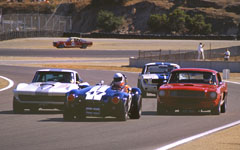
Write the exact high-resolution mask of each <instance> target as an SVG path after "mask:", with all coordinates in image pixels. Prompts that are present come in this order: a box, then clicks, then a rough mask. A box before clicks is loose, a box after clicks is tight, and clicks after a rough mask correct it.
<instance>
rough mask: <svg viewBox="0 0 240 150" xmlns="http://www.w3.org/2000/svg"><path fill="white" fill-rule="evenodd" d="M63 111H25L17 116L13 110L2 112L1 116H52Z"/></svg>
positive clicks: (0, 112)
mask: <svg viewBox="0 0 240 150" xmlns="http://www.w3.org/2000/svg"><path fill="white" fill-rule="evenodd" d="M62 113H63V112H62V111H51V110H41V111H37V112H31V111H24V112H23V113H18V114H15V113H14V112H13V111H12V110H5V111H0V115H2V114H3V115H9V114H12V115H44V114H46V115H51V114H62Z"/></svg>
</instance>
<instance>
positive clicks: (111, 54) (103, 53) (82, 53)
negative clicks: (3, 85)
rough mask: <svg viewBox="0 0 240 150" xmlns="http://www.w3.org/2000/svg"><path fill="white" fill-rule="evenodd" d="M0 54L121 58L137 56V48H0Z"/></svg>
mask: <svg viewBox="0 0 240 150" xmlns="http://www.w3.org/2000/svg"><path fill="white" fill-rule="evenodd" d="M0 56H19V57H21V56H24V57H95V58H96V57H97V58H98V57H99V58H106V57H107V58H115V57H117V58H119V57H120V58H122V57H134V56H138V51H137V50H87V49H86V50H83V49H79V50H68V49H64V50H63V49H56V50H55V49H54V50H53V49H48V50H43V49H36V50H29V49H2V48H0Z"/></svg>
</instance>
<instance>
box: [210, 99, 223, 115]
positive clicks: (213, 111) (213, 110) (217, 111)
mask: <svg viewBox="0 0 240 150" xmlns="http://www.w3.org/2000/svg"><path fill="white" fill-rule="evenodd" d="M211 113H212V114H213V115H220V113H221V106H220V102H219V104H218V105H217V106H216V107H214V108H213V109H212V110H211Z"/></svg>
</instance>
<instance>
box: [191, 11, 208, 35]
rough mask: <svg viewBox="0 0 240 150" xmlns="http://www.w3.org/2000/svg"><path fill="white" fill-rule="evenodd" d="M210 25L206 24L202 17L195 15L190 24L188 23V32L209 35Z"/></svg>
mask: <svg viewBox="0 0 240 150" xmlns="http://www.w3.org/2000/svg"><path fill="white" fill-rule="evenodd" d="M211 28H212V25H211V24H206V23H205V19H204V16H203V15H199V14H197V15H195V16H194V17H193V18H192V20H191V23H189V22H188V29H189V32H190V33H192V34H209V33H211V32H212V29H211Z"/></svg>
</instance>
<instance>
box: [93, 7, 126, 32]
mask: <svg viewBox="0 0 240 150" xmlns="http://www.w3.org/2000/svg"><path fill="white" fill-rule="evenodd" d="M123 22H124V21H123V18H122V17H116V16H114V14H113V13H112V12H109V11H106V10H101V11H99V13H98V16H97V26H98V27H99V28H100V29H102V30H104V31H106V32H111V31H114V30H116V29H118V28H119V27H120V26H122V25H123Z"/></svg>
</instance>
